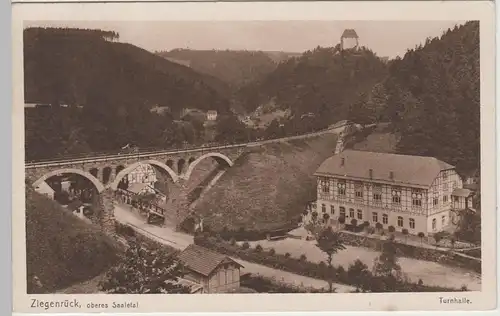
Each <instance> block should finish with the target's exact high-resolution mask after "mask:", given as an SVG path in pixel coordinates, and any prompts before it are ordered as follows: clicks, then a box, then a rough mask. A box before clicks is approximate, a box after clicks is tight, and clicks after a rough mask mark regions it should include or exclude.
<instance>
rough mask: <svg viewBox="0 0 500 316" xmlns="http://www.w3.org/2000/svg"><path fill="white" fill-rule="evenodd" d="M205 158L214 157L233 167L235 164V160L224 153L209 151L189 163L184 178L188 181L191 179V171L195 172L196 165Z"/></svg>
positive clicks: (219, 161) (220, 162)
mask: <svg viewBox="0 0 500 316" xmlns="http://www.w3.org/2000/svg"><path fill="white" fill-rule="evenodd" d="M205 158H214V159H215V160H216V161H217V162H218V163H219V164H225V165H226V166H228V167H232V166H233V165H234V162H233V161H232V160H231V159H229V157H227V156H226V155H224V154H220V153H208V154H205V155H203V156H200V157H198V158H197V159H196V160H194V161H193V162H192V163H190V164H189V166H188V168H187V170H186V173H184V176H183V178H184V180H186V181H187V180H189V177H191V173H193V170H194V168H195V167H196V165H197V164H199V163H200V162H201V161H202V160H203V159H205Z"/></svg>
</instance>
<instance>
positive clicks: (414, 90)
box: [384, 22, 480, 172]
mask: <svg viewBox="0 0 500 316" xmlns="http://www.w3.org/2000/svg"><path fill="white" fill-rule="evenodd" d="M389 72H390V76H389V79H388V80H386V81H385V83H384V85H385V88H386V91H387V92H388V95H389V98H388V102H387V110H386V114H387V117H388V118H389V119H390V120H391V121H393V122H394V123H395V124H394V128H395V131H396V132H398V133H399V134H400V136H401V140H400V142H399V144H398V151H399V152H401V153H405V154H417V155H429V156H434V157H437V158H439V159H442V160H444V161H446V162H448V163H451V164H454V165H456V166H457V168H458V169H459V171H460V172H470V171H472V170H474V169H476V168H477V166H478V161H479V144H480V141H479V130H480V122H479V108H480V103H479V86H480V81H479V22H468V23H466V24H465V25H463V26H460V27H456V28H455V29H453V30H448V31H447V32H445V33H444V34H443V35H442V36H441V37H440V38H434V39H428V40H427V42H426V44H425V45H424V46H420V47H417V48H416V49H414V50H410V51H408V52H407V54H406V55H405V56H404V57H403V58H402V59H398V60H395V61H394V62H393V63H392V65H391V67H390V70H389Z"/></svg>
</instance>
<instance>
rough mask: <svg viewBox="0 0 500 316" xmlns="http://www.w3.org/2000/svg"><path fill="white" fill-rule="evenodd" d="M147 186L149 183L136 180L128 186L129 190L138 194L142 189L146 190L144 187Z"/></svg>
mask: <svg viewBox="0 0 500 316" xmlns="http://www.w3.org/2000/svg"><path fill="white" fill-rule="evenodd" d="M147 186H149V185H148V184H147V183H140V182H136V183H132V184H131V185H129V187H128V188H127V191H129V192H132V193H135V194H138V193H140V192H141V191H142V190H144V188H146V187H147Z"/></svg>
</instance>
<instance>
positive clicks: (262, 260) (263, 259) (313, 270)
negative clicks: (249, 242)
mask: <svg viewBox="0 0 500 316" xmlns="http://www.w3.org/2000/svg"><path fill="white" fill-rule="evenodd" d="M194 243H195V244H197V245H200V246H202V247H205V248H209V249H212V250H215V251H217V252H219V253H222V254H225V255H229V256H236V257H239V258H241V259H243V260H247V261H250V262H254V263H258V264H262V265H265V266H268V267H271V268H274V269H279V270H283V271H288V272H291V273H295V274H298V275H302V276H307V277H311V278H315V279H321V280H328V279H329V276H330V275H332V274H333V275H335V277H334V281H335V282H338V283H342V284H347V285H351V286H356V282H357V281H358V280H354V279H353V278H352V277H350V276H349V275H348V274H347V271H346V270H345V269H344V268H343V267H342V266H338V267H332V268H331V269H332V270H330V268H329V267H328V266H327V265H326V264H325V263H324V262H320V263H315V262H310V261H307V260H300V259H298V258H292V257H289V256H286V255H282V254H273V255H271V254H270V253H269V252H268V251H260V252H257V251H255V249H244V248H242V247H240V246H238V245H231V244H229V243H228V242H226V241H224V240H222V239H221V238H216V237H210V236H207V235H206V234H199V235H197V236H195V238H194ZM391 281H393V280H391ZM365 282H366V284H369V285H370V291H371V292H388V291H387V290H385V289H384V287H386V286H387V284H388V280H386V279H384V278H381V277H375V276H372V275H371V274H370V276H369V277H367V278H366V280H365ZM392 286H393V287H392V288H391V290H390V292H415V291H418V292H452V291H458V290H457V289H452V288H445V287H438V286H425V285H418V284H416V283H410V282H393V283H392Z"/></svg>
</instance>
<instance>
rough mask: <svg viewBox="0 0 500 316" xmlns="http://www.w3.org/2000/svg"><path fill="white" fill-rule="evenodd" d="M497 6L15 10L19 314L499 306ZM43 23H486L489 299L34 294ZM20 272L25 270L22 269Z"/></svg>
mask: <svg viewBox="0 0 500 316" xmlns="http://www.w3.org/2000/svg"><path fill="white" fill-rule="evenodd" d="M494 14H495V11H494V4H493V3H491V2H486V1H484V2H483V1H477V2H475V1H474V2H473V1H471V2H433V1H432V2H389V1H387V2H336V3H333V2H310V3H305V2H293V3H292V2H290V3H286V2H274V3H269V2H260V3H249V2H247V3H234V2H233V3H107V4H101V3H79V4H68V3H65V4H14V5H13V24H12V28H13V39H12V44H13V48H12V49H13V50H12V52H13V108H12V112H13V114H12V120H13V124H12V125H13V136H12V137H13V145H12V146H13V148H12V151H13V153H12V158H13V165H12V174H13V179H12V191H13V195H12V205H13V212H12V227H13V236H12V239H13V240H12V243H13V279H14V280H13V281H14V286H13V298H14V311H15V312H28V313H35V312H44V311H43V310H36V309H32V308H30V305H31V299H32V298H39V299H42V300H65V299H69V300H73V299H77V300H78V301H79V302H80V303H81V304H82V306H83V308H82V309H80V310H72V311H69V310H67V309H59V310H58V309H50V310H47V311H45V312H49V313H55V312H73V313H74V312H81V313H84V312H110V313H118V312H128V313H130V312H133V313H135V312H149V313H151V312H160V311H161V312H222V311H225V312H237V311H245V312H257V311H265V312H272V311H328V310H330V311H367V310H370V311H377V310H378V311H389V310H392V311H394V310H398V311H402V310H443V311H444V310H488V309H494V308H495V307H496V297H497V282H496V259H497V258H496V238H495V237H494V236H496V235H497V232H496V226H495V224H496V222H497V221H496V212H495V210H496V190H495V189H496V181H495V180H496V179H495V177H494V176H493V174H494V173H493V172H492V171H493V170H496V169H495V167H496V164H495V159H496V155H495V148H496V143H495V133H494V131H495V72H494V70H493V69H495V55H494V53H495V40H494V36H495V23H494V22H495V21H494ZM26 20H31V21H41V20H135V21H146V20H148V21H149V20H176V21H180V20H191V21H196V20H199V21H202V20H219V21H223V20H226V21H243V20H246V21H248V20H418V21H424V20H479V21H480V38H481V42H480V50H481V61H480V62H481V171H482V177H481V188H482V192H481V195H482V196H481V197H482V200H481V203H482V209H483V219H482V240H483V244H482V247H483V248H482V250H483V251H482V253H483V270H482V271H483V276H482V292H464V293H463V294H462V293H453V294H452V293H383V294H341V293H338V294H333V295H332V294H253V295H248V294H216V295H162V296H159V295H111V296H110V295H52V294H45V295H27V294H26V281H25V280H26V271H25V266H26V263H25V259H26V251H25V242H24V240H25V222H24V209H25V205H24V146H23V144H24V126H23V123H22V122H23V117H24V115H23V111H24V107H23V94H24V91H23V71H22V69H23V61H22V29H23V21H26ZM16 267H18V268H16ZM441 296H443V297H450V296H453V297H466V298H469V299H470V300H471V302H472V303H471V304H466V305H451V304H441V303H440V300H439V297H441ZM112 301H120V302H124V301H137V302H139V309H136V310H130V309H129V310H113V309H105V310H103V309H91V308H85V306H86V305H87V303H90V302H93V303H108V304H111V302H112Z"/></svg>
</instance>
